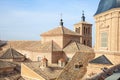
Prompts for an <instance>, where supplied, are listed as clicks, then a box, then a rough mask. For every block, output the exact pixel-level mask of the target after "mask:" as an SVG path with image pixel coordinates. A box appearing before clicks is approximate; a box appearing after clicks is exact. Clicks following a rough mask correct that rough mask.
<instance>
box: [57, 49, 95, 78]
mask: <svg viewBox="0 0 120 80" xmlns="http://www.w3.org/2000/svg"><path fill="white" fill-rule="evenodd" d="M94 55H95V54H94V52H81V51H80V52H76V53H75V55H74V56H73V58H72V60H71V61H70V62H69V63H68V64H67V65H66V66H65V68H64V69H63V70H62V72H61V73H60V75H59V76H58V78H57V79H56V80H81V78H82V77H83V76H84V75H85V73H86V71H87V68H86V66H87V63H88V61H89V60H91V59H92V58H93V57H94ZM78 63H81V64H82V65H83V66H81V67H80V68H79V69H76V68H75V65H76V64H78Z"/></svg>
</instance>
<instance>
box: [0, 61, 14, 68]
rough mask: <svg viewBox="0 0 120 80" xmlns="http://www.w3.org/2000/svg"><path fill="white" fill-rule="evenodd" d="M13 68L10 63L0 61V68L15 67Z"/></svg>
mask: <svg viewBox="0 0 120 80" xmlns="http://www.w3.org/2000/svg"><path fill="white" fill-rule="evenodd" d="M15 66H16V65H14V64H12V63H10V62H5V61H0V68H6V67H15Z"/></svg>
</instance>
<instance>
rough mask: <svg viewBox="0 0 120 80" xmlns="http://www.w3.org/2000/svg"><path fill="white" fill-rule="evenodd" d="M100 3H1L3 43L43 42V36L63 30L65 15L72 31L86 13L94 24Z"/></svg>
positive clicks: (84, 0) (1, 0) (50, 0)
mask: <svg viewBox="0 0 120 80" xmlns="http://www.w3.org/2000/svg"><path fill="white" fill-rule="evenodd" d="M99 1H100V0H0V39H1V40H40V34H41V33H43V32H46V31H48V30H51V29H53V28H55V27H58V26H59V22H60V18H61V13H62V18H63V22H64V26H65V27H67V28H69V29H70V30H73V29H74V27H73V26H74V24H75V23H78V22H80V21H81V16H82V11H83V10H84V12H85V16H86V21H87V22H89V23H91V24H93V30H92V38H93V41H92V43H93V45H94V42H95V26H94V25H95V22H94V17H93V16H94V14H95V12H96V10H97V7H98V4H99Z"/></svg>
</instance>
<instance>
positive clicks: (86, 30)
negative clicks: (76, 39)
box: [74, 11, 92, 47]
mask: <svg viewBox="0 0 120 80" xmlns="http://www.w3.org/2000/svg"><path fill="white" fill-rule="evenodd" d="M74 31H75V32H76V33H79V34H80V35H81V37H80V43H81V44H84V45H87V46H89V47H92V24H90V23H88V22H86V21H85V15H84V11H83V12H82V17H81V21H80V22H79V23H77V24H75V25H74Z"/></svg>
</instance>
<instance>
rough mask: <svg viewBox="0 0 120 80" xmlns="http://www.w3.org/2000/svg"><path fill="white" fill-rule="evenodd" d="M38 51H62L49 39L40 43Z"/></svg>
mask: <svg viewBox="0 0 120 80" xmlns="http://www.w3.org/2000/svg"><path fill="white" fill-rule="evenodd" d="M40 51H42V52H51V51H62V49H61V48H60V47H59V45H57V44H56V43H55V42H53V41H49V42H46V43H44V44H41V46H40Z"/></svg>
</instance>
